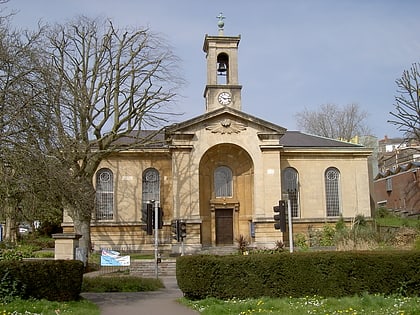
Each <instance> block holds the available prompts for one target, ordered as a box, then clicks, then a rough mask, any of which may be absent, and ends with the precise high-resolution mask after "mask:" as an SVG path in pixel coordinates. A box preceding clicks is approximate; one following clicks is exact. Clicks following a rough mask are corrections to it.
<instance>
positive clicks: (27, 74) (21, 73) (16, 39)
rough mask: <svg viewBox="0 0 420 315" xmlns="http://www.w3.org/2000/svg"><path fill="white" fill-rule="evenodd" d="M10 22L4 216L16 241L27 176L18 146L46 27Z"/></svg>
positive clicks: (0, 38)
mask: <svg viewBox="0 0 420 315" xmlns="http://www.w3.org/2000/svg"><path fill="white" fill-rule="evenodd" d="M8 21H9V19H8V18H1V19H0V174H1V177H0V210H1V211H0V219H2V220H4V221H5V222H6V225H5V237H6V239H8V240H9V241H12V242H13V241H14V240H15V239H16V235H17V224H18V221H19V219H20V209H21V208H20V206H19V204H20V201H21V200H22V194H21V192H22V191H23V189H24V186H23V183H22V179H23V177H21V176H20V175H21V173H19V172H17V170H18V169H20V167H17V164H18V161H19V158H18V154H17V152H16V146H17V143H18V142H19V139H21V138H22V137H23V134H24V133H26V132H28V126H30V124H28V119H27V118H28V117H31V116H32V114H31V111H34V107H33V106H32V105H33V100H34V98H35V96H36V94H37V93H38V92H37V91H38V90H39V85H38V82H39V81H40V77H39V72H38V65H39V63H38V62H37V61H36V58H37V54H36V51H37V47H39V41H40V39H41V33H42V30H41V29H39V30H37V31H36V32H32V33H29V32H25V33H22V32H19V31H16V30H13V29H12V28H11V27H10V26H9V24H8ZM35 111H36V110H35ZM26 165H30V163H29V164H28V163H27V164H26Z"/></svg>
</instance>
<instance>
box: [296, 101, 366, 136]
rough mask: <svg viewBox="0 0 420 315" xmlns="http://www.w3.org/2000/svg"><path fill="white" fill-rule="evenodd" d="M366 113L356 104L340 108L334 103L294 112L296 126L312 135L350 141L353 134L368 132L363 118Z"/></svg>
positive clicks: (360, 134)
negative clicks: (315, 108)
mask: <svg viewBox="0 0 420 315" xmlns="http://www.w3.org/2000/svg"><path fill="white" fill-rule="evenodd" d="M367 116H368V114H367V112H365V111H362V110H361V109H360V107H359V105H357V104H349V105H346V106H343V107H342V108H340V107H339V106H337V105H335V104H324V105H321V106H320V108H319V109H317V110H308V109H305V110H304V111H302V112H300V113H297V114H296V121H297V125H298V127H299V128H300V129H301V130H302V131H304V132H308V133H311V134H314V135H318V136H322V137H327V138H332V139H341V140H344V141H350V140H351V139H352V138H354V137H355V136H366V135H369V134H370V130H369V127H368V126H367V124H366V122H365V120H366V118H367Z"/></svg>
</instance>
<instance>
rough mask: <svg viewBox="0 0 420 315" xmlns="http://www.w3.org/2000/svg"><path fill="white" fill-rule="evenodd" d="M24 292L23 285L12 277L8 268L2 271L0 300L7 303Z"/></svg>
mask: <svg viewBox="0 0 420 315" xmlns="http://www.w3.org/2000/svg"><path fill="white" fill-rule="evenodd" d="M23 293H24V286H23V285H22V284H21V282H20V281H19V280H17V279H14V278H13V277H12V275H11V274H10V272H9V270H8V269H5V270H4V271H3V276H2V277H1V278H0V302H1V303H4V304H7V303H10V302H11V301H13V300H14V299H16V298H18V297H20V296H22V295H23Z"/></svg>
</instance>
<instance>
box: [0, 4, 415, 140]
mask: <svg viewBox="0 0 420 315" xmlns="http://www.w3.org/2000/svg"><path fill="white" fill-rule="evenodd" d="M3 6H6V8H7V9H8V10H9V11H10V10H13V11H16V12H17V14H16V16H15V17H14V19H13V23H14V24H15V25H16V26H19V27H22V28H34V27H35V25H36V24H37V22H38V21H39V20H42V21H44V22H48V23H55V22H60V23H62V22H65V21H66V20H69V19H72V18H74V17H76V16H78V15H85V16H88V17H92V18H95V17H98V16H99V17H106V18H111V19H112V20H113V22H114V24H115V25H118V26H121V27H124V26H143V27H144V26H147V27H150V28H151V30H152V31H155V32H159V33H162V34H164V35H165V36H166V38H167V40H168V41H169V42H170V43H171V45H172V46H173V47H174V51H175V54H176V55H178V56H179V57H180V58H181V60H182V65H181V69H182V75H183V77H184V79H185V80H186V81H187V86H186V87H185V88H184V89H183V90H182V91H181V94H182V96H183V98H182V99H181V101H180V103H179V104H178V105H177V106H178V108H179V111H181V112H184V113H185V115H184V116H183V117H182V119H188V118H191V117H194V116H197V115H200V114H203V113H204V111H205V103H204V98H203V92H204V86H205V84H206V62H205V54H204V52H203V51H202V47H203V40H204V36H205V34H209V35H217V21H218V19H217V18H216V17H217V16H218V14H219V13H220V12H223V15H224V16H225V17H226V19H225V35H232V36H236V35H241V42H240V45H239V83H240V84H242V86H243V87H242V110H243V111H245V112H247V113H248V114H251V115H254V116H257V117H259V118H262V119H264V120H267V121H269V122H272V123H275V124H278V125H280V126H282V127H285V128H287V129H289V130H297V126H296V119H295V114H296V113H297V112H301V111H302V110H304V109H305V108H307V109H316V108H318V107H319V106H320V105H322V104H326V103H334V104H337V105H346V104H350V103H357V104H359V106H360V107H361V108H362V109H363V110H365V111H367V112H368V113H369V118H368V123H369V125H370V127H371V129H372V134H373V135H375V136H377V137H378V138H380V139H381V138H383V137H384V135H388V136H390V137H397V136H401V134H400V133H399V132H398V131H397V130H396V128H395V127H394V126H393V125H391V124H389V123H387V120H388V119H390V115H389V111H392V110H393V104H394V97H395V96H396V95H397V87H396V84H395V80H396V79H398V78H400V77H401V74H402V72H403V71H404V70H406V69H409V68H410V66H411V65H412V64H413V63H415V62H419V61H420V58H419V57H420V18H419V12H420V1H418V0H388V1H387V0H294V1H290V0H289V1H283V0H259V1H256V0H253V1H252V0H230V1H227V0H224V1H217V0H206V1H204V0H166V1H164V0H147V1H146V0H118V1H115V0H36V1H35V0H9V3H7V4H6V5H3Z"/></svg>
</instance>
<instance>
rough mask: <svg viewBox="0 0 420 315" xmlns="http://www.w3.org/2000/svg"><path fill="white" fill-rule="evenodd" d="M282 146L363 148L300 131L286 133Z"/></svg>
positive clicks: (281, 140) (282, 138) (282, 139)
mask: <svg viewBox="0 0 420 315" xmlns="http://www.w3.org/2000/svg"><path fill="white" fill-rule="evenodd" d="M280 144H281V145H282V146H283V147H285V148H287V147H289V148H290V147H312V148H313V147H317V148H325V147H334V148H337V147H340V148H342V147H346V148H360V147H363V146H361V145H359V144H354V143H349V142H344V141H339V140H334V139H330V138H325V137H320V136H316V135H311V134H307V133H303V132H300V131H286V133H285V134H284V136H283V137H281V138H280Z"/></svg>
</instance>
